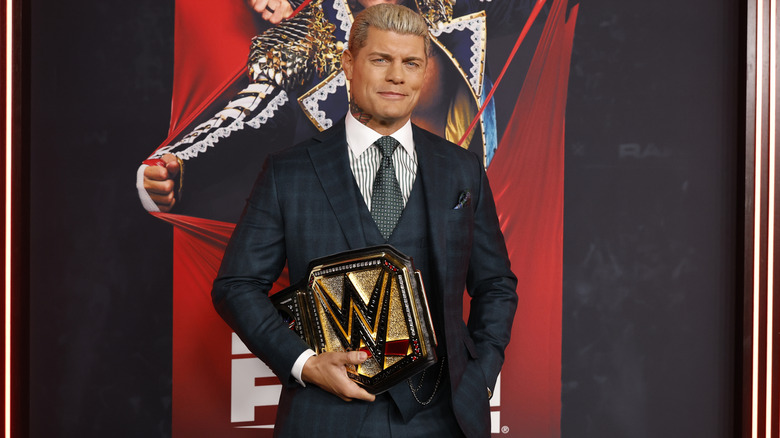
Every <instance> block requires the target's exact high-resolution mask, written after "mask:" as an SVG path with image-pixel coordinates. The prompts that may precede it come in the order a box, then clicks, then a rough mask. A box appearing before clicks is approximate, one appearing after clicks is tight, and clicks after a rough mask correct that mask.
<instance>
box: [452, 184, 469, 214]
mask: <svg viewBox="0 0 780 438" xmlns="http://www.w3.org/2000/svg"><path fill="white" fill-rule="evenodd" d="M469 205H471V191H470V190H468V189H466V190H464V191H462V192H460V196H458V203H457V204H455V207H453V208H452V209H453V210H460V209H461V208H463V207H468V206H469Z"/></svg>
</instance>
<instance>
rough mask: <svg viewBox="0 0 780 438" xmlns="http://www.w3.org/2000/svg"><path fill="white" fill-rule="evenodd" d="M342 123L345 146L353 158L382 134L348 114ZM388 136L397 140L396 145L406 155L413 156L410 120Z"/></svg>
mask: <svg viewBox="0 0 780 438" xmlns="http://www.w3.org/2000/svg"><path fill="white" fill-rule="evenodd" d="M344 123H345V129H346V131H347V145H349V149H350V150H351V151H352V153H353V154H354V156H355V157H359V156H360V155H361V154H363V152H365V151H366V149H368V148H369V147H371V145H372V144H374V142H375V141H377V140H379V138H380V137H382V134H380V133H378V132H376V131H374V130H373V129H371V128H369V127H368V126H366V125H364V124H362V123H360V122H358V121H357V119H355V117H354V116H353V115H352V113H350V112H347V118H346V120H345V122H344ZM390 136H391V137H393V138H394V139H396V140H398V143H400V144H401V147H403V148H404V150H405V151H406V153H407V154H409V155H414V136H413V135H412V121H411V120H407V121H406V123H405V124H404V126H402V127H401V128H400V129H399V130H397V131H395V132H394V133H392V134H390Z"/></svg>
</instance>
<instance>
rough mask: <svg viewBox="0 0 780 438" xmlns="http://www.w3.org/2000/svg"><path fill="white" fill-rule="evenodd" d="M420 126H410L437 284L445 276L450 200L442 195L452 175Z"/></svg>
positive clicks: (444, 160)
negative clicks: (420, 177)
mask: <svg viewBox="0 0 780 438" xmlns="http://www.w3.org/2000/svg"><path fill="white" fill-rule="evenodd" d="M428 137H429V136H427V135H425V132H423V131H422V130H421V129H419V128H417V127H414V144H415V147H416V149H417V166H418V172H420V174H421V175H422V178H423V189H424V190H425V199H426V202H427V203H428V226H429V228H428V234H429V236H430V239H431V247H432V248H434V250H433V251H432V252H433V262H434V266H436V268H437V271H436V272H437V273H438V275H439V284H441V285H442V286H443V285H445V284H446V279H447V266H448V263H447V232H446V231H447V223H446V217H447V216H446V214H445V213H446V212H447V209H448V208H451V206H449V203H450V200H449V199H447V196H442V194H443V193H444V192H445V191H446V188H447V187H449V186H450V178H451V177H452V175H451V174H450V173H449V172H448V171H447V166H446V157H445V156H444V155H442V154H441V153H440V150H441V149H440V148H438V147H435V146H436V145H435V144H433V142H432V140H430V139H429V138H428Z"/></svg>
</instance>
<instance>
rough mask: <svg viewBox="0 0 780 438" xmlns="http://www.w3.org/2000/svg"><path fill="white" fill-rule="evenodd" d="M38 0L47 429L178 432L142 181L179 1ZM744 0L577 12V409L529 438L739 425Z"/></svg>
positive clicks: (570, 198) (42, 409)
mask: <svg viewBox="0 0 780 438" xmlns="http://www.w3.org/2000/svg"><path fill="white" fill-rule="evenodd" d="M25 7H26V8H27V12H28V14H27V15H26V16H27V17H28V20H29V21H28V23H29V26H28V32H29V45H28V49H29V52H28V53H29V58H28V62H29V65H28V67H29V72H30V74H29V88H28V92H29V104H28V106H27V109H28V114H29V134H28V135H29V150H28V153H29V163H30V164H29V170H28V177H27V178H28V180H29V204H30V229H29V236H30V237H29V239H30V249H29V255H30V288H29V289H30V294H29V309H30V319H29V338H30V361H29V364H30V368H29V370H30V371H29V379H30V380H29V388H30V390H29V401H30V403H29V406H30V412H29V418H30V436H47V437H51V436H74V435H76V436H107V435H108V436H169V435H170V433H171V427H172V425H171V418H172V412H173V410H174V409H175V408H174V407H173V406H172V400H171V394H172V387H173V383H172V376H173V379H175V378H176V377H175V374H174V373H173V372H172V362H173V360H172V356H173V354H172V351H173V349H174V348H175V347H174V340H173V335H172V333H173V322H172V315H173V314H174V305H173V297H172V294H171V290H172V287H173V286H172V284H173V283H172V273H173V271H174V266H173V256H172V243H171V242H172V241H173V237H172V233H173V232H172V230H171V226H170V225H168V224H166V223H163V222H162V221H159V220H157V219H154V218H152V217H150V216H149V215H148V214H147V213H145V212H144V211H143V210H142V209H141V208H140V206H139V204H138V201H137V196H136V194H135V189H134V187H133V176H134V174H135V168H136V166H137V164H138V162H139V161H140V160H141V159H143V158H144V157H145V155H146V154H148V153H149V152H150V151H151V149H153V147H154V145H156V144H159V142H160V140H161V139H162V138H163V137H164V136H165V133H166V132H167V130H168V121H169V119H170V115H171V103H170V96H171V89H170V84H171V81H172V79H171V78H172V74H173V73H172V64H171V59H172V54H173V29H174V26H175V22H174V6H173V4H172V3H168V2H146V1H139V2H134V3H132V4H125V3H121V2H114V1H107V2H100V3H98V4H91V3H87V2H82V3H79V2H77V3H69V4H67V5H65V4H62V3H59V2H53V1H45V0H39V1H33V2H30V3H29V4H28V5H26V6H25ZM735 9H736V7H733V6H730V4H728V3H727V2H725V1H723V2H716V3H712V2H702V1H697V2H688V3H686V4H684V5H675V8H674V10H669V9H667V8H665V7H663V5H657V4H649V3H646V2H617V1H607V0H604V1H594V2H590V3H589V4H588V5H587V7H585V5H583V8H582V10H581V11H580V13H579V16H578V18H577V31H576V33H575V37H574V50H573V53H572V55H571V57H572V63H571V66H572V69H571V78H570V82H569V100H568V105H567V115H566V116H567V117H566V123H567V125H566V126H567V130H566V143H565V156H566V167H565V168H566V175H565V178H566V185H565V190H566V191H565V205H564V215H565V216H564V229H565V233H564V237H563V239H564V240H563V258H562V260H563V265H562V268H563V271H562V278H563V289H562V295H561V297H562V306H563V307H562V311H561V313H560V318H561V320H560V322H559V324H558V328H555V327H551V328H550V330H551V331H553V332H554V331H555V330H562V338H561V339H562V341H561V342H562V347H561V350H560V354H561V362H560V366H561V372H560V374H561V379H560V380H559V384H560V385H561V389H560V401H561V406H562V410H561V412H560V420H559V421H560V423H558V422H557V421H556V422H554V423H553V427H552V428H551V429H549V430H548V431H546V432H543V433H540V434H532V435H525V436H557V434H559V433H560V435H562V436H571V437H582V436H616V437H617V436H681V437H682V436H691V435H694V436H699V435H701V436H729V435H730V433H731V432H730V427H731V424H732V420H733V415H732V412H733V411H732V408H733V406H732V405H733V402H732V400H733V393H734V389H733V371H734V364H733V360H732V355H733V353H734V347H733V342H734V341H733V333H734V309H733V307H734V302H735V298H734V295H733V291H732V286H733V281H734V269H735V268H734V263H735V260H734V257H733V253H734V251H733V250H734V245H735V244H734V242H735V234H734V233H735V217H734V214H733V207H734V204H735V199H736V191H737V187H738V186H737V185H736V184H737V171H736V169H737V168H738V166H739V163H738V162H737V156H738V154H737V147H736V146H735V145H737V144H738V135H739V134H738V131H739V120H738V119H737V116H738V114H737V110H736V108H738V105H739V104H740V103H739V102H738V90H739V87H740V84H739V82H738V79H739V78H738V76H739V68H740V67H739V64H738V59H739V58H738V54H739V51H738V50H739V46H738V44H739V40H738V38H737V37H736V36H737V35H738V32H739V25H738V19H739V14H738V12H739V11H738V10H735ZM539 31H540V30H537V32H539ZM537 35H538V34H537ZM537 38H538V36H537ZM510 45H511V43H510ZM531 53H532V52H531ZM531 53H527V54H526V55H525V56H526V63H528V62H529V61H530V56H531ZM526 65H527V64H526ZM515 92H516V91H515ZM518 323H522V321H518ZM534 335H535V333H533V332H532V333H529V336H530V337H531V338H533V336H534ZM513 348H514V347H513ZM528 359H529V360H530V361H533V360H534V359H535V356H532V357H529V358H528ZM527 377H528V378H530V379H531V380H532V381H533V379H534V378H535V376H527ZM203 384H204V385H207V384H209V382H203ZM504 384H505V383H504ZM553 398H554V399H557V397H555V396H553ZM534 401H535V400H530V403H533V402H534ZM502 414H503V415H507V414H509V415H516V416H518V417H523V416H530V417H533V416H534V415H535V414H536V413H535V412H533V410H531V409H522V410H519V411H518V412H503V411H502ZM558 424H560V432H559V430H558V429H557V428H556V427H554V426H555V425H558ZM506 435H508V436H523V435H522V434H520V433H519V432H517V431H516V430H515V429H514V428H510V429H509V431H508V433H507V434H506Z"/></svg>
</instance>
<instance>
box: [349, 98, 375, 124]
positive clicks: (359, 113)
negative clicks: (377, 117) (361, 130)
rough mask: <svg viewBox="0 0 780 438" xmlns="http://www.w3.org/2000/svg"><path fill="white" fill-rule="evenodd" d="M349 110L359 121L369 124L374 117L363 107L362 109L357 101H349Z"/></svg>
mask: <svg viewBox="0 0 780 438" xmlns="http://www.w3.org/2000/svg"><path fill="white" fill-rule="evenodd" d="M349 112H351V113H352V117H354V118H355V120H357V121H358V122H360V123H362V124H364V125H368V122H369V121H370V120H371V119H372V118H373V116H372V115H371V114H369V113H367V112H365V111H364V110H363V109H361V108H360V107H359V106H357V104H356V103H355V102H350V103H349Z"/></svg>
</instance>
